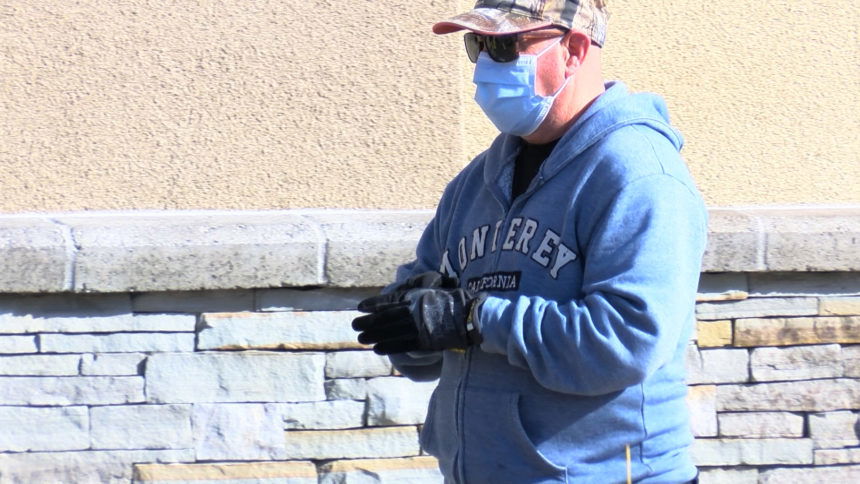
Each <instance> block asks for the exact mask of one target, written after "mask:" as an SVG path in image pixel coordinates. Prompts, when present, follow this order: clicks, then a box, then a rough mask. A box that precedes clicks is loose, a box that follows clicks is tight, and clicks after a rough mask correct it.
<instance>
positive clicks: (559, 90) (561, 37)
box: [535, 35, 573, 100]
mask: <svg viewBox="0 0 860 484" xmlns="http://www.w3.org/2000/svg"><path fill="white" fill-rule="evenodd" d="M563 38H564V35H560V36H558V39H557V40H556V41H555V42H553V43H552V44H550V45H548V46H547V47H546V48H545V49H544V50H542V51H540V52H538V53H537V54H535V58H537V57H540V56H542V55H544V54H545V53H546V52H547V51H548V50H550V49H552V48H553V47H555V46H556V45H558V44H559V42H561V39H563ZM535 60H537V59H535ZM571 79H573V75H570V76H568V77H566V78H565V79H564V82H562V83H561V86H560V87H559V88H558V89H556V91H555V92H554V93H552V94H551V95H549V96H547V97H549V98H551V99H553V100H555V97H556V96H558V95H559V94H560V93H561V91H563V90H564V88H565V87H567V83H569V82H570V80H571Z"/></svg>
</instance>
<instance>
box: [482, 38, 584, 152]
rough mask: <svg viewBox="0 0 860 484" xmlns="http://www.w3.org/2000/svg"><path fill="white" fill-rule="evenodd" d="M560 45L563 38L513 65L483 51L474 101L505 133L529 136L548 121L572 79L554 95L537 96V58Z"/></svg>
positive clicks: (521, 55)
mask: <svg viewBox="0 0 860 484" xmlns="http://www.w3.org/2000/svg"><path fill="white" fill-rule="evenodd" d="M559 42H561V37H559V38H558V40H556V41H555V42H553V43H552V44H550V45H549V46H547V48H545V49H544V50H542V51H540V52H539V53H537V54H534V55H529V54H520V56H519V58H517V59H516V60H514V61H511V62H504V63H502V62H496V61H494V60H492V59H490V56H489V55H488V54H487V53H486V52H481V54H480V55H479V56H478V61H477V62H476V65H475V75H474V77H473V79H472V82H474V83H475V85H476V86H477V89H476V90H475V101H476V102H477V103H478V105H479V106H481V109H483V110H484V114H486V115H487V117H488V118H490V121H492V122H493V124H495V125H496V128H498V129H499V131H501V132H502V133H507V134H512V135H515V136H528V135H530V134H532V133H534V132H535V131H536V130H537V129H538V127H539V126H540V125H541V123H543V120H544V119H546V115H547V114H548V113H549V109H550V108H551V107H552V103H553V102H554V101H555V98H556V96H558V94H559V93H560V92H561V91H562V90H563V89H564V88H565V86H567V83H568V81H570V80H571V79H572V78H573V76H570V77H568V78H567V79H565V80H564V83H563V84H562V85H561V87H559V88H558V90H556V91H555V92H554V93H553V94H552V95H551V96H540V95H537V94H535V77H536V76H537V62H538V58H539V57H540V56H542V55H543V54H544V53H546V52H547V51H548V50H549V49H551V48H552V47H554V46H555V45H556V44H558V43H559Z"/></svg>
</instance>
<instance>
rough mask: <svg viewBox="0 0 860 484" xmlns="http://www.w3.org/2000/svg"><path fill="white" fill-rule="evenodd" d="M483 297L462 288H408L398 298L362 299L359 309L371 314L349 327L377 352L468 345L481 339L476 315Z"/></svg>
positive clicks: (391, 352)
mask: <svg viewBox="0 0 860 484" xmlns="http://www.w3.org/2000/svg"><path fill="white" fill-rule="evenodd" d="M376 297H379V296H376ZM369 299H374V298H369ZM483 299H484V296H483V295H479V296H475V295H473V294H472V293H471V292H469V291H467V290H466V289H461V288H456V289H451V288H445V287H432V288H422V287H419V288H414V289H409V290H406V291H405V292H404V293H403V294H402V297H400V299H399V300H397V301H392V302H386V303H378V302H376V301H371V302H369V303H366V302H367V301H368V300H365V301H362V302H361V304H359V310H360V311H363V312H369V313H370V314H368V315H367V316H360V317H358V318H355V319H354V320H353V321H352V328H353V329H354V330H356V331H360V332H361V333H360V334H359V335H358V342H359V343H362V344H372V345H374V346H373V351H374V352H376V353H377V354H380V355H389V354H393V353H405V352H407V351H419V350H433V351H436V350H444V349H454V348H467V347H469V346H471V345H476V344H480V343H481V341H483V338H482V337H481V327H480V324H479V322H478V318H477V317H476V316H477V310H478V306H479V304H480V303H481V302H483ZM365 303H366V304H365ZM371 308H372V309H371Z"/></svg>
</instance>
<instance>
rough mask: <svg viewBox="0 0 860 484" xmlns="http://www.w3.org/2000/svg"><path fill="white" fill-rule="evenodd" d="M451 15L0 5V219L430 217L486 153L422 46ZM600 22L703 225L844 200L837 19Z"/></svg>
mask: <svg viewBox="0 0 860 484" xmlns="http://www.w3.org/2000/svg"><path fill="white" fill-rule="evenodd" d="M470 4H471V2H469V1H465V0H461V1H456V0H445V1H442V2H430V3H426V2H425V3H415V2H403V1H395V2H372V1H369V0H362V1H360V2H349V3H344V2H324V1H309V2H306V1H296V0H291V1H274V0H252V1H243V2H240V1H237V0H226V1H215V0H212V1H200V2H190V1H188V2H149V1H145V0H122V1H118V2H108V1H106V0H88V1H82V2H74V3H69V2H61V1H58V0H39V1H22V0H18V1H11V2H4V3H3V4H2V5H0V109H2V115H0V166H2V170H0V192H2V194H3V196H2V197H0V212H22V211H27V212H29V211H53V210H82V209H150V208H168V209H171V208H182V209H193V208H228V209H235V208H241V209H254V208H290V207H390V208H426V207H432V206H434V205H435V203H436V200H437V198H438V196H439V194H440V192H441V190H442V188H443V187H444V184H445V182H446V181H447V180H448V179H449V178H450V177H451V176H452V175H453V174H454V173H456V172H457V171H458V170H459V169H460V168H461V167H462V166H463V165H464V164H465V163H466V162H467V161H468V160H469V159H470V158H471V157H472V156H473V155H475V154H476V153H477V152H478V151H480V150H481V149H482V148H483V147H484V146H485V145H486V144H487V143H488V141H489V140H490V139H491V138H492V137H493V132H492V129H491V128H490V126H489V124H488V123H487V122H486V121H485V120H484V119H483V117H482V115H481V114H480V112H479V111H478V109H477V108H476V107H475V106H474V105H473V104H474V103H473V102H472V101H471V96H472V90H473V89H472V86H471V83H470V82H469V78H470V75H471V65H470V64H468V61H466V60H465V55H464V54H463V52H462V47H461V39H460V36H458V35H451V36H445V37H435V36H433V35H432V34H431V33H430V31H429V28H430V25H431V24H432V22H433V21H435V20H438V19H441V18H444V17H447V16H449V15H451V14H454V13H457V12H459V11H461V10H463V9H464V8H466V7H467V6H468V5H470ZM610 6H612V7H613V12H614V14H613V19H612V24H611V26H610V33H609V43H608V45H607V48H606V52H605V59H606V65H607V68H606V75H607V77H608V78H620V79H624V80H626V81H628V82H629V83H630V85H631V86H632V87H633V88H635V89H639V90H653V91H657V92H660V93H662V94H664V95H665V97H666V98H667V100H668V103H669V107H670V110H671V112H672V113H673V115H674V119H675V121H676V122H677V124H678V127H679V128H680V129H681V130H682V131H683V132H684V133H685V135H686V137H687V140H688V145H687V149H686V151H685V155H686V157H687V159H688V161H689V164H690V167H691V170H692V171H693V173H694V175H695V177H696V179H697V181H698V182H699V184H700V186H701V187H702V189H703V191H704V193H705V196H706V198H707V201H708V203H709V204H711V205H731V204H761V203H789V202H792V203H812V202H816V203H820V202H834V203H838V202H857V201H860V183H857V180H858V179H860V163H858V160H857V155H858V151H860V147H858V137H857V136H856V132H857V128H858V125H860V119H858V116H860V115H858V110H857V109H856V106H857V105H858V101H860V100H858V92H860V90H858V82H860V81H858V79H860V63H858V62H857V59H858V57H857V56H858V45H857V40H856V39H857V29H858V17H860V13H858V10H857V9H856V8H851V6H850V5H849V4H847V3H844V2H835V1H833V0H827V1H812V2H796V1H782V2H775V3H774V2H769V3H762V2H741V3H734V4H732V5H731V7H729V8H727V7H726V6H725V5H723V4H709V5H702V4H701V2H692V1H685V2H669V1H667V0H662V1H658V2H645V1H644V0H637V1H631V2H617V4H616V2H610Z"/></svg>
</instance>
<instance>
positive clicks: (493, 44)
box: [484, 35, 519, 62]
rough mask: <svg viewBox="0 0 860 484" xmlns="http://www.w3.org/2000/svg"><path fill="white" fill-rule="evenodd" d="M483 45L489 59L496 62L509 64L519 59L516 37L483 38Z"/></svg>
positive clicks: (497, 36) (495, 36)
mask: <svg viewBox="0 0 860 484" xmlns="http://www.w3.org/2000/svg"><path fill="white" fill-rule="evenodd" d="M484 45H485V46H486V47H487V53H488V54H490V58H491V59H493V60H494V61H496V62H511V61H513V60H516V59H517V57H519V53H518V52H517V36H516V35H494V36H487V37H484Z"/></svg>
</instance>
